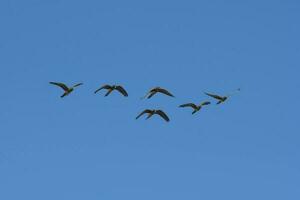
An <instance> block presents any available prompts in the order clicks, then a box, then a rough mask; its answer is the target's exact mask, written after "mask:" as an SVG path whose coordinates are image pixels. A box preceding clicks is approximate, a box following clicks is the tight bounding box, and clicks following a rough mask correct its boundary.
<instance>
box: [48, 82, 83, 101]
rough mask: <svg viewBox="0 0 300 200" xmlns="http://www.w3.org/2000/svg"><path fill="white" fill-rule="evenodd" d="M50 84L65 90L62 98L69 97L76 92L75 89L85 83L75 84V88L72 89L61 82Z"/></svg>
mask: <svg viewBox="0 0 300 200" xmlns="http://www.w3.org/2000/svg"><path fill="white" fill-rule="evenodd" d="M49 83H50V84H52V85H56V86H58V87H60V88H61V89H63V90H64V93H63V94H62V95H61V96H60V97H61V98H63V97H65V96H67V95H69V94H70V93H71V92H73V91H74V88H76V87H78V86H80V85H83V83H78V84H75V85H74V86H72V87H68V86H67V85H66V84H64V83H59V82H49Z"/></svg>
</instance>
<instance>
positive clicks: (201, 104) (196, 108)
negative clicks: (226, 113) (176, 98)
mask: <svg viewBox="0 0 300 200" xmlns="http://www.w3.org/2000/svg"><path fill="white" fill-rule="evenodd" d="M209 104H210V102H209V101H204V102H202V103H200V104H199V105H196V104H194V103H186V104H182V105H180V106H179V107H180V108H185V107H191V108H193V109H194V111H193V112H192V114H195V113H196V112H198V111H199V110H200V109H201V108H202V106H206V105H209Z"/></svg>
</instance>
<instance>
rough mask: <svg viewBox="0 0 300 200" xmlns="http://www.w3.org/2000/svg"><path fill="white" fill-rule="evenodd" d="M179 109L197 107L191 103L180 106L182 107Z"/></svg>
mask: <svg viewBox="0 0 300 200" xmlns="http://www.w3.org/2000/svg"><path fill="white" fill-rule="evenodd" d="M179 107H181V108H185V107H192V108H194V109H197V106H196V105H195V104H193V103H186V104H182V105H180V106H179Z"/></svg>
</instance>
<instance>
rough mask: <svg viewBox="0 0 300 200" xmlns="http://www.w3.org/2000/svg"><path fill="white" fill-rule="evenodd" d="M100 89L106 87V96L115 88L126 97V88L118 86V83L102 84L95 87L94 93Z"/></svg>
mask: <svg viewBox="0 0 300 200" xmlns="http://www.w3.org/2000/svg"><path fill="white" fill-rule="evenodd" d="M102 89H106V90H107V93H106V94H105V96H108V95H109V94H110V93H111V92H112V91H114V90H117V91H119V92H120V93H121V94H122V95H123V96H125V97H128V93H127V92H126V90H125V89H124V88H123V87H122V86H120V85H103V86H102V87H100V88H99V89H97V90H96V91H95V92H94V93H95V94H96V93H97V92H99V91H100V90H102Z"/></svg>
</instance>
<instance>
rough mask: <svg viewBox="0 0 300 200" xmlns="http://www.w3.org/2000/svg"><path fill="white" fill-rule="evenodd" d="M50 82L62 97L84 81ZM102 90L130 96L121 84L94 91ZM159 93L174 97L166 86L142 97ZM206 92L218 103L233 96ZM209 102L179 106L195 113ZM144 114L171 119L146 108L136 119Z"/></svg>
mask: <svg viewBox="0 0 300 200" xmlns="http://www.w3.org/2000/svg"><path fill="white" fill-rule="evenodd" d="M50 84H52V85H56V86H58V87H60V88H61V89H63V90H64V93H63V94H62V95H61V96H60V97H61V98H63V97H65V96H67V95H69V94H70V93H72V92H73V91H74V89H75V88H76V87H78V86H81V85H83V83H78V84H75V85H73V86H72V87H68V86H67V85H66V84H64V83H59V82H50ZM101 90H106V94H105V95H104V96H108V95H109V94H110V93H111V92H112V91H114V90H116V91H118V92H119V93H121V94H122V95H123V96H124V97H128V93H127V91H126V90H125V89H124V87H122V86H121V85H108V84H106V85H103V86H102V87H100V88H98V89H97V90H96V91H95V92H94V93H95V94H96V93H98V92H99V91H101ZM237 91H240V89H237ZM157 93H161V94H164V95H167V96H170V97H174V95H173V94H172V93H170V92H169V91H168V90H166V89H164V88H161V87H155V88H152V89H151V90H149V91H148V92H147V94H146V95H145V96H144V97H142V99H144V98H148V99H150V98H151V97H153V96H154V95H155V94H157ZM205 94H206V95H207V96H209V97H212V98H214V99H216V100H217V103H216V104H220V103H223V102H225V101H226V100H227V99H228V97H229V96H231V95H227V96H220V95H216V94H211V93H207V92H205ZM209 104H211V102H210V101H204V102H202V103H200V104H195V103H186V104H182V105H180V106H179V107H181V108H185V107H190V108H192V109H193V112H192V114H195V113H196V112H198V111H200V110H201V108H202V107H203V106H206V105H209ZM144 114H147V115H148V116H147V118H146V119H149V118H150V117H152V116H153V115H155V114H156V115H159V116H160V117H162V118H163V119H164V120H165V121H167V122H169V121H170V118H169V117H168V115H167V114H166V113H165V112H164V111H162V110H155V109H145V110H144V111H143V112H141V113H140V114H139V115H138V116H137V117H136V119H138V118H140V117H141V116H142V115H144Z"/></svg>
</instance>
